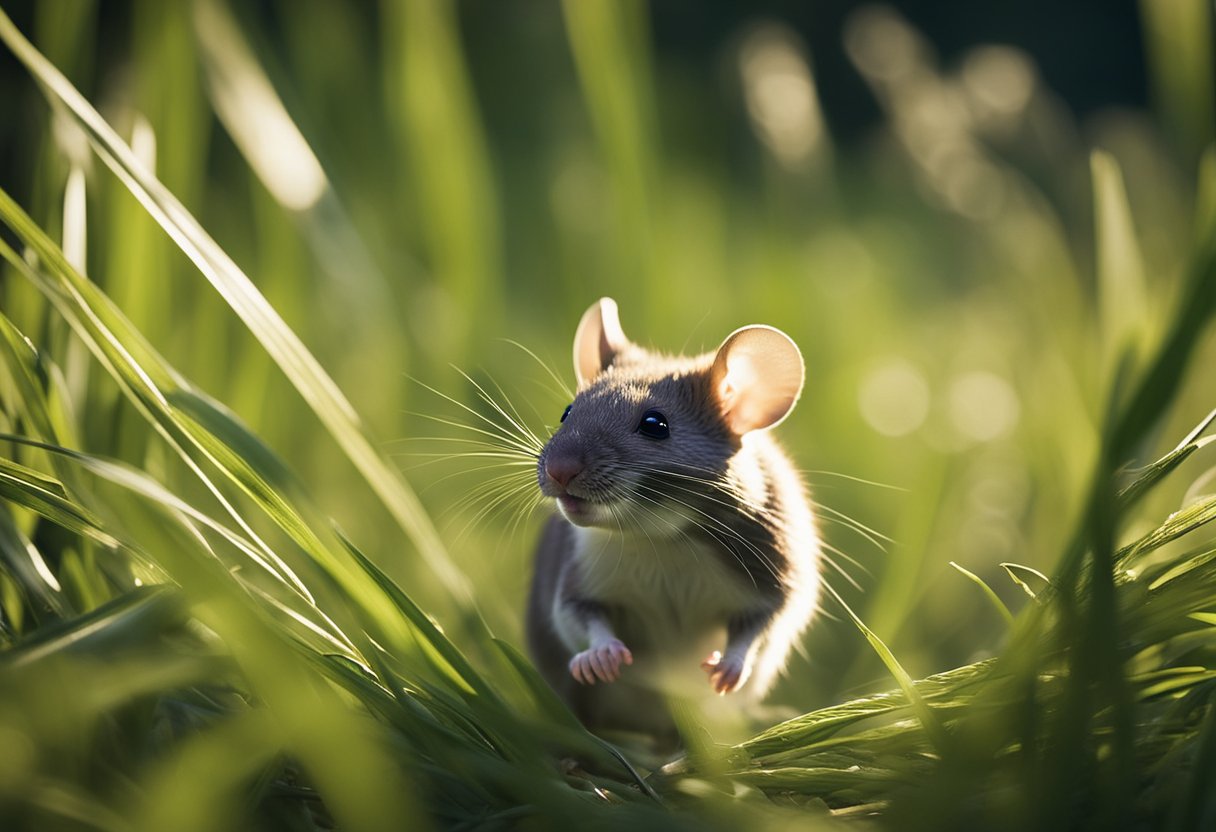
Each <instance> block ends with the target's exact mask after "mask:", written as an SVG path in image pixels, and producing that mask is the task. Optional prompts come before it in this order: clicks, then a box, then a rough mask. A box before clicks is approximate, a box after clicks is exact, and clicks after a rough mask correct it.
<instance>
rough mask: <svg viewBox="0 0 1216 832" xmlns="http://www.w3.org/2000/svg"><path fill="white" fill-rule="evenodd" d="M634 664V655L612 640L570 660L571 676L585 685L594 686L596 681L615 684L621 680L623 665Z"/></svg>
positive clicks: (617, 641) (615, 640)
mask: <svg viewBox="0 0 1216 832" xmlns="http://www.w3.org/2000/svg"><path fill="white" fill-rule="evenodd" d="M622 663H624V664H633V653H630V652H629V648H628V647H626V646H625V645H624V644H622V643H621V641H620V639H615V638H614V639H611V640H609V641H606V642H604V643H603V644H597V645H594V646H592V647H590V648H588V649H586V650H584V651H583V652H581V653H579V654H577V655H576V656H575V657H574V658H573V659H571V660H570V675H571V676H573V677H574V679H575V681H577V682H581V683H582V684H584V685H594V684H595V680H596V679H599V680H600V681H601V682H615V681H616V680H617V679H619V678H621V664H622Z"/></svg>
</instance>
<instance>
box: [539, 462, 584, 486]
mask: <svg viewBox="0 0 1216 832" xmlns="http://www.w3.org/2000/svg"><path fill="white" fill-rule="evenodd" d="M584 467H585V466H584V465H583V461H582V460H581V459H579V458H578V457H572V456H559V457H555V458H553V459H550V460H547V461H546V462H545V476H546V477H548V478H549V479H550V480H551V481H552V482H553V483H555V484H556V485H558V486H560V487H561V488H563V489H565V488H566V487H567V486H569V485H570V480H572V479H574V478H575V477H577V476H578V475H579V474H581V473H582V471H583V468H584Z"/></svg>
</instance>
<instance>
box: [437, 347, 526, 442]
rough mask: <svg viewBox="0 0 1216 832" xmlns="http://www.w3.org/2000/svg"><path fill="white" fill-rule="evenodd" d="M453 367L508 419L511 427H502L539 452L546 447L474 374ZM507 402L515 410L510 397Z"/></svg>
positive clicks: (478, 393)
mask: <svg viewBox="0 0 1216 832" xmlns="http://www.w3.org/2000/svg"><path fill="white" fill-rule="evenodd" d="M453 369H454V370H456V372H458V373H460V374H461V375H462V376H464V378H465V380H466V381H468V382H469V384H471V385H473V388H474V389H475V390H476V391H477V395H478V397H479V398H480V399H481V400H482V401H484V402H485V403H486V404H488V405H489V406H490V407H492V408H494V410H495V412H496V413H498V414H499V415H500V416H502V418H504V419H506V420H507V423H508V424H509V425H510V426H511V427H510V428H507V427H506V426H501V427H503V429H504V431H505V432H507V433H509V434H510V435H511V436H514V437H515V438H516V439H518V440H519V441H520V442H521V443H523V444H524V445H527V446H530V447H533V448H535V449H536V451H537V453H539V452H540V451H541V450H542V449H543V448H544V447H545V443H544V441H542V440H541V439H540V437H538V436H537V435H536V434H535V433H533V432H532V431H530V430H529V429H528V428H527V427H526V426H524V425H523V424H522V422H521V421H520V420H518V419H517V418H516V417H515V416H512V415H511V414H510V413H508V412H507V411H506V409H505V408H503V406H502V405H500V404H499V403H498V402H497V401H496V400H495V399H494V397H493V396H491V395H490V394H489V393H488V392H486V389H485V387H483V386H482V385H481V384H479V383H478V382H477V381H476V380H474V379H473V377H472V376H470V375H469V374H468V373H466V372H465V371H464V370H462V369H460V368H459V367H453ZM495 385H497V382H495ZM498 389H499V391H500V392H501V391H502V388H501V387H499V388H498ZM503 398H504V399H505V398H506V394H505V393H504V394H503ZM507 402H508V406H509V407H511V409H512V410H515V408H514V406H513V405H510V400H509V399H508V400H507ZM470 410H471V408H470ZM471 412H473V413H476V412H477V411H472V410H471ZM478 415H479V416H481V417H482V418H483V419H485V420H486V421H488V422H492V423H493V420H492V419H490V418H488V417H486V416H484V415H482V414H478ZM516 415H518V414H516Z"/></svg>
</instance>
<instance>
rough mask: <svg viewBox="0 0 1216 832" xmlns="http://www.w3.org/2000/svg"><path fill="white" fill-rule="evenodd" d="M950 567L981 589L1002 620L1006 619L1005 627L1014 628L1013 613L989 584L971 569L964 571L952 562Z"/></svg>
mask: <svg viewBox="0 0 1216 832" xmlns="http://www.w3.org/2000/svg"><path fill="white" fill-rule="evenodd" d="M950 565H951V566H953V567H954V568H955V569H957V570H958V571H959V572H961V573H962V574H963V575H964V576H966V577H967V579H968V580H970V581H972V582H973V583H974V584H975V585H976V586H978V587H979V588H980V590H981V591H982V592H983V593H984V597H985V598H987V599H988V601H989V603H991V604H992V606H993V608H994V609H995V610H996V611H997V613H998V614H1000V616H1001V618H1002V619H1004V621H1005V626H1007V627H1012V626H1013V613H1011V612H1010V611H1009V607H1007V606H1005V602H1004V601H1002V600H1001V598H1000V596H999V595H997V594H996V593H995V592H993V590H992V587H990V586H988V584H986V583H985V582H984V579H983V578H981V577H980V576H979V575H977V574H975V573H974V572H972V571H971V570H970V569H964V568H963V567H961V566H959V565H958V564H957V563H955V562H954V561H950Z"/></svg>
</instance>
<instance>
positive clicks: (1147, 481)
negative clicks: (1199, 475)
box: [1117, 409, 1216, 512]
mask: <svg viewBox="0 0 1216 832" xmlns="http://www.w3.org/2000/svg"><path fill="white" fill-rule="evenodd" d="M1213 421H1216V409H1214V410H1212V411H1211V412H1210V413H1208V415H1207V416H1205V417H1204V419H1203V421H1201V422H1200V423H1199V424H1198V425H1196V426H1195V428H1194V429H1193V430H1192V431H1191V432H1190V433H1189V434H1187V436H1186V438H1185V439H1183V440H1182V441H1181V442H1179V443H1178V445H1177V446H1176V447H1175V448H1174V449H1173V450H1172V451H1170V452H1169V453H1168V454H1166V455H1165V456H1163V457H1161V458H1160V459H1158V460H1156V461H1155V462H1153V463H1151V464H1149V465H1146V466H1145V467H1143V468H1141V469H1139V470H1137V471H1136V472H1135V473H1136V474H1137V475H1138V476H1137V477H1136V479H1135V480H1133V481H1132V482H1130V483H1128V484H1127V485H1126V486H1124V487H1123V489H1122V490H1120V491H1119V493H1118V495H1117V499H1118V501H1119V510H1120V511H1121V512H1127V511H1129V510H1130V509H1131V508H1132V506H1134V505H1135V504H1136V502H1137V501H1138V500H1139V499H1140V498H1141V497H1142V496H1144V495H1145V494H1147V493H1148V491H1149V490H1150V489H1151V488H1152V487H1153V486H1154V485H1156V484H1157V483H1158V482H1160V481H1161V480H1162V479H1164V478H1165V477H1166V476H1167V475H1169V474H1170V473H1171V472H1172V471H1173V470H1174V469H1175V468H1177V467H1178V466H1179V465H1181V464H1182V463H1183V462H1185V461H1186V460H1187V459H1188V458H1190V456H1191V454H1193V453H1194V452H1195V451H1197V450H1199V449H1200V448H1202V447H1204V446H1206V445H1208V444H1210V443H1211V442H1212V441H1213V439H1214V438H1216V437H1210V436H1209V437H1203V433H1204V431H1206V430H1207V429H1208V427H1210V426H1211V424H1212V422H1213Z"/></svg>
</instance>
